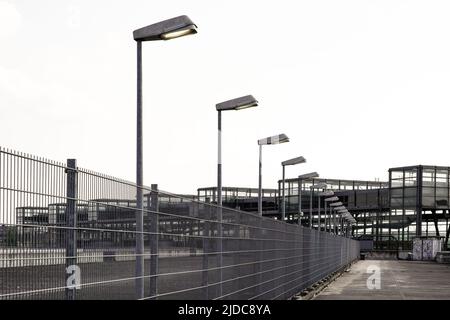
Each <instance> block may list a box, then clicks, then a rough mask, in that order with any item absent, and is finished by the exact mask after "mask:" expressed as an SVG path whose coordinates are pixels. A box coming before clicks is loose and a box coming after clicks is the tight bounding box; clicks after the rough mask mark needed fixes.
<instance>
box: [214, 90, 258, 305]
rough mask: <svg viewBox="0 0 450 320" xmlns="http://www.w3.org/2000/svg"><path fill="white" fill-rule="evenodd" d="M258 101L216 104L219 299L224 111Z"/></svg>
mask: <svg viewBox="0 0 450 320" xmlns="http://www.w3.org/2000/svg"><path fill="white" fill-rule="evenodd" d="M257 105H258V101H256V99H255V98H254V97H253V96H251V95H248V96H244V97H240V98H236V99H232V100H228V101H225V102H221V103H218V104H216V110H217V150H218V151H217V205H218V206H217V221H218V227H217V229H218V236H219V240H218V242H217V252H218V256H217V257H218V260H219V261H218V264H219V266H220V270H219V283H220V284H219V297H221V296H222V289H223V281H222V279H223V212H222V209H223V207H222V111H227V110H241V109H246V108H251V107H256V106H257Z"/></svg>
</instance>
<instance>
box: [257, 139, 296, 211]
mask: <svg viewBox="0 0 450 320" xmlns="http://www.w3.org/2000/svg"><path fill="white" fill-rule="evenodd" d="M285 142H289V138H288V136H287V135H285V134H284V133H282V134H278V135H276V136H272V137H268V138H264V139H260V140H258V145H259V185H258V214H259V215H260V216H262V146H263V145H268V144H280V143H285Z"/></svg>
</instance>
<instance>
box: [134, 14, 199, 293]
mask: <svg viewBox="0 0 450 320" xmlns="http://www.w3.org/2000/svg"><path fill="white" fill-rule="evenodd" d="M195 33H197V26H196V25H195V24H194V23H193V22H192V21H191V19H189V17H187V16H179V17H175V18H172V19H168V20H165V21H161V22H158V23H155V24H152V25H149V26H146V27H143V28H140V29H137V30H135V31H134V32H133V38H134V40H135V41H136V43H137V130H136V134H137V137H136V142H137V145H136V188H137V191H136V209H137V211H136V298H137V299H141V298H143V297H144V233H143V232H144V212H143V193H142V188H143V183H144V182H143V167H142V166H143V150H142V149H143V148H142V144H143V139H142V42H143V41H157V40H170V39H175V38H179V37H182V36H186V35H189V34H195Z"/></svg>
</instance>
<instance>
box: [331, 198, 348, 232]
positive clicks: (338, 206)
mask: <svg viewBox="0 0 450 320" xmlns="http://www.w3.org/2000/svg"><path fill="white" fill-rule="evenodd" d="M331 205H333V209H334V220H335V226H334V227H335V234H336V235H339V223H338V221H337V220H336V213H339V210H346V209H345V207H344V205H343V203H342V202H340V201H339V202H336V203H332V204H331Z"/></svg>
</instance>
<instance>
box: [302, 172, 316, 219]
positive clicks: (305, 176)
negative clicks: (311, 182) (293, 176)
mask: <svg viewBox="0 0 450 320" xmlns="http://www.w3.org/2000/svg"><path fill="white" fill-rule="evenodd" d="M318 177H319V174H318V173H317V172H310V173H305V174H302V175H299V176H298V192H297V194H298V224H299V225H300V224H301V221H300V219H301V217H302V184H303V181H304V180H308V179H313V178H318Z"/></svg>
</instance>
